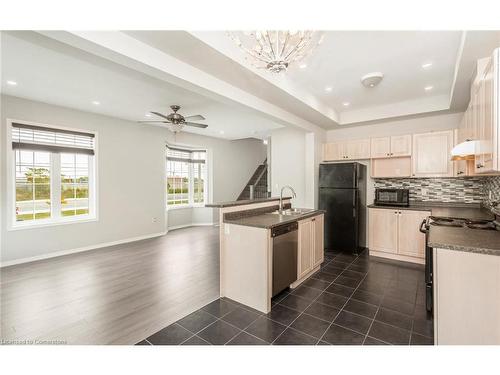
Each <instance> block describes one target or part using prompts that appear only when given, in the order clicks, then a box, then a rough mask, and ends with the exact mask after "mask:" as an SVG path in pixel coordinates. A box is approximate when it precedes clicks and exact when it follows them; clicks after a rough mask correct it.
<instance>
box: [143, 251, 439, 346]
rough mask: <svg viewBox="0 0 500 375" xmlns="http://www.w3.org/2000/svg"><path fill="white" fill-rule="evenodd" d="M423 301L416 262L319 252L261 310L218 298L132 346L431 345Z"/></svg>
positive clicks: (430, 327) (420, 273)
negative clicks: (316, 266)
mask: <svg viewBox="0 0 500 375" xmlns="http://www.w3.org/2000/svg"><path fill="white" fill-rule="evenodd" d="M424 304H425V284H424V271H423V267H422V266H418V265H411V264H408V263H401V262H392V261H385V260H381V259H380V258H373V257H370V256H369V255H368V252H367V251H366V252H364V253H362V254H361V255H359V256H357V257H356V256H353V255H348V254H342V253H340V254H339V253H331V252H326V253H325V262H324V263H323V264H322V266H321V270H320V271H319V272H317V273H316V274H314V275H313V276H312V277H311V278H309V279H308V280H306V281H305V282H304V283H303V284H302V285H301V286H299V287H298V288H296V289H294V290H286V291H284V292H282V293H281V294H279V295H278V296H276V297H275V298H273V301H272V310H271V312H270V313H269V314H263V313H261V312H259V311H256V310H253V309H252V308H249V307H247V306H244V305H241V304H239V303H237V302H235V301H232V300H229V299H227V298H221V299H218V300H216V301H214V302H212V303H210V304H208V305H206V306H204V307H203V308H201V309H200V310H198V311H195V312H194V313H192V314H191V315H188V316H186V317H185V318H183V319H180V320H179V321H177V322H175V323H173V324H172V325H170V326H168V327H166V328H164V329H162V330H161V331H159V332H157V333H155V334H153V335H151V336H150V337H148V338H147V339H145V340H143V341H141V342H140V343H138V345H178V344H180V345H270V344H273V345H387V344H393V345H408V344H411V345H432V343H433V324H432V318H431V317H430V316H429V315H428V314H427V313H426V310H425V306H424Z"/></svg>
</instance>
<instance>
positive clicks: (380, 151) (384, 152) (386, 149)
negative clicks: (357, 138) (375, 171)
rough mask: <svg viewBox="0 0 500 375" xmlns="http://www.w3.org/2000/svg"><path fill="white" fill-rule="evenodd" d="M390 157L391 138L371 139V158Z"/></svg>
mask: <svg viewBox="0 0 500 375" xmlns="http://www.w3.org/2000/svg"><path fill="white" fill-rule="evenodd" d="M390 156H391V137H379V138H372V139H371V158H372V159H377V158H388V157H390Z"/></svg>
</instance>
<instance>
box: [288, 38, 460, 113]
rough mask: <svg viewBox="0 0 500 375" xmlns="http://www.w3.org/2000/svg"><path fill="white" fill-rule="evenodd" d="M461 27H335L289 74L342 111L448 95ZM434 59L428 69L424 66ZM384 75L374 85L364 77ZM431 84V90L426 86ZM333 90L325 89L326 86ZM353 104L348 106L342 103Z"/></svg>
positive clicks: (318, 96)
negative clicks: (302, 65) (303, 64)
mask: <svg viewBox="0 0 500 375" xmlns="http://www.w3.org/2000/svg"><path fill="white" fill-rule="evenodd" d="M461 34H462V33H461V32H459V31H397V32H394V31H330V32H326V33H325V39H324V42H323V44H321V45H320V46H319V47H318V48H317V49H316V51H315V52H314V53H313V55H311V56H310V58H309V59H308V61H306V63H307V68H305V69H293V70H292V71H290V73H289V74H288V77H289V79H290V80H292V81H294V82H295V83H296V84H297V85H298V86H299V87H300V88H302V89H303V90H304V91H307V92H310V93H311V94H313V95H314V96H315V97H317V98H319V99H320V100H321V101H323V102H324V103H325V104H326V105H328V106H332V107H333V108H334V109H335V110H337V111H338V112H347V111H350V110H354V109H361V108H369V107H373V106H380V105H386V104H392V103H397V102H404V101H409V100H415V99H420V98H428V97H433V96H441V95H449V93H450V90H451V86H452V83H453V73H454V70H455V63H456V59H457V53H458V49H459V45H460V39H461ZM427 62H432V64H433V65H432V66H431V67H429V68H428V69H423V68H422V64H423V63H427ZM370 72H382V73H384V79H383V80H382V82H381V83H380V85H378V86H377V87H375V88H366V87H364V86H363V85H362V84H361V82H360V78H361V77H362V76H364V75H365V74H367V73H370ZM428 85H432V86H433V87H434V88H433V90H431V91H429V92H427V91H425V90H424V87H425V86H428ZM326 86H329V87H331V88H332V91H331V92H326V91H325V87H326ZM344 101H347V102H349V103H350V106H349V108H346V107H344V106H343V105H342V103H343V102H344Z"/></svg>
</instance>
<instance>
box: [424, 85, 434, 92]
mask: <svg viewBox="0 0 500 375" xmlns="http://www.w3.org/2000/svg"><path fill="white" fill-rule="evenodd" d="M433 88H434V86H425V87H424V90H425V91H431V90H432V89H433Z"/></svg>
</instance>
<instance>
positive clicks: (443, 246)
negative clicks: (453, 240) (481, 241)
mask: <svg viewBox="0 0 500 375" xmlns="http://www.w3.org/2000/svg"><path fill="white" fill-rule="evenodd" d="M429 246H430V247H432V248H433V249H437V250H439V249H444V250H453V251H459V252H462V253H475V254H483V255H493V256H500V250H495V249H486V248H481V247H473V246H463V245H450V244H445V243H440V242H429Z"/></svg>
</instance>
